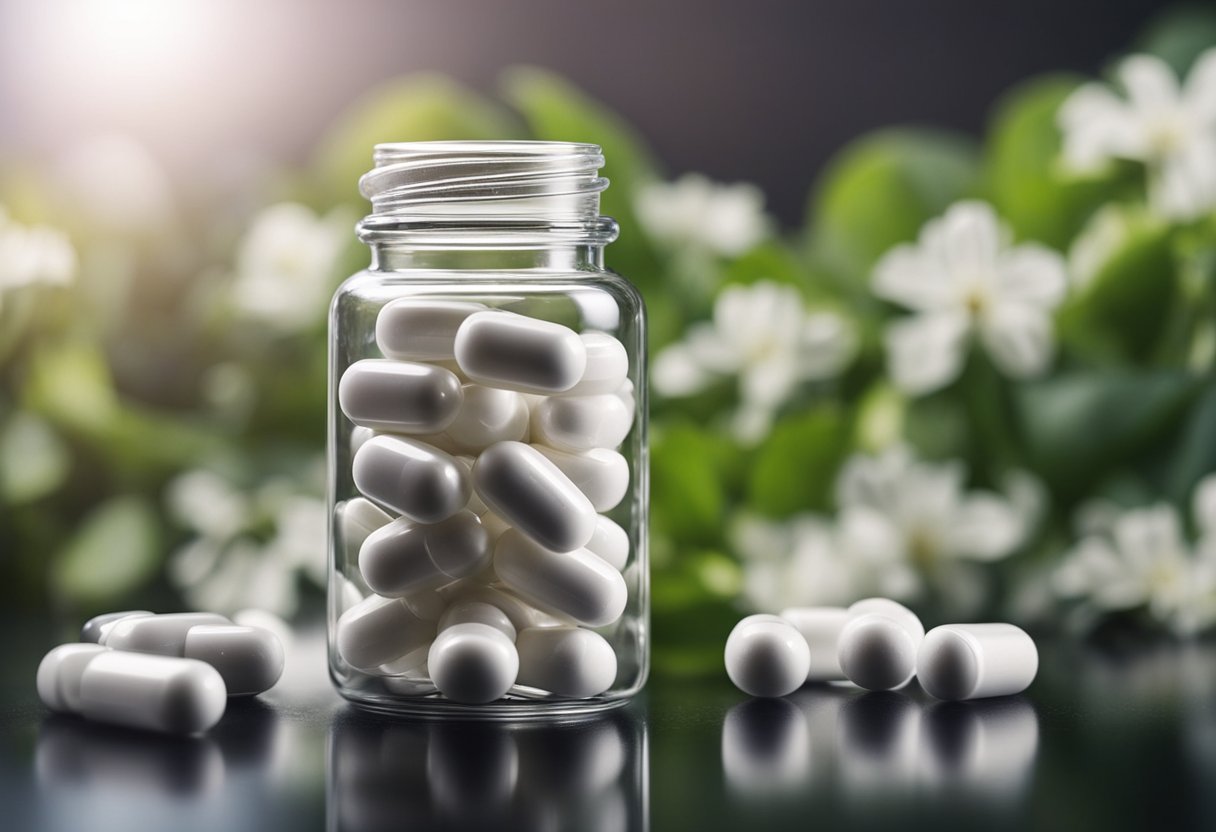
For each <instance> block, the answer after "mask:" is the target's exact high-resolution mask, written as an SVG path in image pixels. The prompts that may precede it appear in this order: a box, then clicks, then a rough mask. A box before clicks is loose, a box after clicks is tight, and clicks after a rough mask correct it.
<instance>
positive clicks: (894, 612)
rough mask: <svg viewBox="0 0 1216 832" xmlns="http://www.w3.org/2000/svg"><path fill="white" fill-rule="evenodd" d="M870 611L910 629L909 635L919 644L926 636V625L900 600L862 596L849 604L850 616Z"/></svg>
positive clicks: (866, 613) (855, 616)
mask: <svg viewBox="0 0 1216 832" xmlns="http://www.w3.org/2000/svg"><path fill="white" fill-rule="evenodd" d="M870 613H874V614H876V615H885V616H886V617H887V618H891V619H894V620H895V621H896V622H898V624H899V625H900V626H901V627H903V628H904V629H905V630H907V631H908V635H909V636H910V637H911V638H912V640H913V641H915V642H916V643H917V644H920V640H921V639H922V638H924V637H925V626H924V625H923V624H921V623H920V618H918V617H917V615H916V613H914V612H912V610H910V609H908V608H907V607H905V606H904V605H903V604H901V603H899V602H898V601H892V600H891V599H890V598H862V599H861V600H860V601H855V602H854V603H853V604H851V605H850V606H849V617H850V618H857V617H859V616H862V615H869V614H870Z"/></svg>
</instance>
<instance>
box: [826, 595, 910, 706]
mask: <svg viewBox="0 0 1216 832" xmlns="http://www.w3.org/2000/svg"><path fill="white" fill-rule="evenodd" d="M919 646H920V642H919V641H918V640H916V639H914V638H913V637H912V634H911V633H909V632H908V630H907V628H905V627H904V626H903V625H902V624H900V622H898V621H896V620H895V619H894V618H888V617H887V616H885V615H880V614H879V613H867V614H865V615H859V616H857V617H856V618H850V619H849V622H848V623H847V624H845V625H844V628H843V629H841V631H840V638H839V639H838V640H837V642H836V658H837V660H838V661H839V662H840V669H841V670H842V671H843V672H844V675H845V676H846V677H847V678H848V680H849V681H850V682H852V683H853V684H855V685H857V686H859V687H863V688H865V689H866V690H894V689H895V688H900V687H903V686H904V685H906V684H907V683H908V682H910V681H911V680H912V677H913V676H915V675H916V651H917V648H918V647H919Z"/></svg>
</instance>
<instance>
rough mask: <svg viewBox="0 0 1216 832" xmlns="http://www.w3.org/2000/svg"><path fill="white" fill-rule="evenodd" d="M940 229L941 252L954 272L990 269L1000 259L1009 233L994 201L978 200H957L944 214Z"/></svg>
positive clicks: (985, 270)
mask: <svg viewBox="0 0 1216 832" xmlns="http://www.w3.org/2000/svg"><path fill="white" fill-rule="evenodd" d="M937 232H938V233H939V234H940V235H941V236H940V246H941V248H940V252H939V255H940V256H941V257H942V259H943V260H944V261H945V263H946V265H947V266H948V267H949V268H950V269H951V271H953V272H961V273H970V272H987V271H989V270H991V269H992V267H993V265H994V264H995V263H996V259H997V252H998V251H999V250H1000V247H1001V240H1002V237H1003V236H1005V234H1004V231H1003V229H1002V228H1001V222H1000V220H999V219H998V218H997V215H996V211H995V210H994V209H993V207H992V206H991V205H989V204H988V203H986V202H980V201H978V200H967V201H965V202H956V203H955V204H954V205H951V206H950V208H949V209H947V210H946V213H945V214H943V215H942V218H941V220H940V225H939V226H938V229H937Z"/></svg>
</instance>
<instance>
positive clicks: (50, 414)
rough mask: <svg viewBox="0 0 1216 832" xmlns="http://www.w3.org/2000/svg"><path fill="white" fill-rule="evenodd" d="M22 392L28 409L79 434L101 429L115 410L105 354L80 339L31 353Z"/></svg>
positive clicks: (112, 387) (116, 401)
mask: <svg viewBox="0 0 1216 832" xmlns="http://www.w3.org/2000/svg"><path fill="white" fill-rule="evenodd" d="M24 394H25V403H26V406H27V407H29V408H30V409H31V410H35V411H37V412H39V413H41V414H43V415H44V416H46V417H47V418H48V419H49V420H50V421H52V422H54V423H55V424H58V425H62V426H64V427H67V428H69V429H70V430H75V431H79V432H82V433H98V432H101V431H104V430H105V429H106V428H107V426H108V425H109V424H110V423H111V422H112V421H113V420H114V418H115V416H116V415H117V413H118V410H119V403H118V394H117V393H116V392H115V391H114V382H113V380H112V379H111V377H110V368H109V366H108V365H107V364H106V359H105V356H104V355H102V353H101V350H100V348H98V346H97V345H96V344H91V343H87V342H84V341H68V342H64V343H61V344H58V345H56V346H54V347H47V348H45V349H41V350H39V351H38V352H37V353H35V354H34V357H33V359H32V360H31V362H30V368H29V376H28V378H27V381H26V386H25V391H24Z"/></svg>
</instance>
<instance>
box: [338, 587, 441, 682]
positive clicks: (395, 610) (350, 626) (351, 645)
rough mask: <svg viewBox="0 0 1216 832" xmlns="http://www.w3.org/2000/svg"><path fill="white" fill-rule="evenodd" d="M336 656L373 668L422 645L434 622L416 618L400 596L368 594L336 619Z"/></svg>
mask: <svg viewBox="0 0 1216 832" xmlns="http://www.w3.org/2000/svg"><path fill="white" fill-rule="evenodd" d="M337 630H338V633H337V638H336V639H335V643H336V645H337V648H338V655H340V656H341V657H342V659H343V660H344V661H345V662H346V663H347V664H349V665H350V666H351V667H354V668H357V669H359V670H373V669H375V668H377V667H379V666H380V665H382V664H385V663H387V662H391V661H393V660H394V659H399V658H401V657H402V656H404V655H405V654H406V653H408V652H410V651H411V650H416V649H418V648H419V647H422V646H424V645H425V644H427V643H428V642H430V640H431V639H432V638H434V637H435V622H434V621H427V620H425V619H422V618H419V617H418V616H417V615H415V614H414V612H413V610H411V609H410V608H409V607H407V606H406V605H405V604H403V603H402V602H401V599H400V598H382V597H380V596H379V595H372V596H369V597H367V598H364V599H363V600H362V601H361V602H359V603H358V604H356V605H355V606H353V607H351V608H350V609H349V610H347V611H346V612H344V613H343V614H342V617H341V618H339V619H338V624H337Z"/></svg>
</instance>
